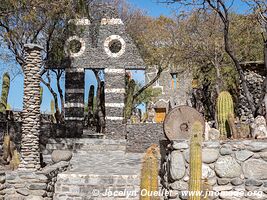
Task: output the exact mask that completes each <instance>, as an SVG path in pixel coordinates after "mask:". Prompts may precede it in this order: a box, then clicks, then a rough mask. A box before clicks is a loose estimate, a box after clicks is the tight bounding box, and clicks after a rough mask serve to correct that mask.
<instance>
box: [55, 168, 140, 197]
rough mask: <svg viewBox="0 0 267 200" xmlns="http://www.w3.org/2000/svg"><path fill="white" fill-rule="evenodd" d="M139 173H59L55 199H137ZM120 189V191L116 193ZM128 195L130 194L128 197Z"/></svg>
mask: <svg viewBox="0 0 267 200" xmlns="http://www.w3.org/2000/svg"><path fill="white" fill-rule="evenodd" d="M139 182H140V177H139V176H138V175H95V174H89V175H87V174H86V175H85V174H71V173H70V172H68V173H63V174H59V175H58V178H57V184H56V187H55V195H54V200H65V199H68V198H69V199H75V198H78V197H79V199H94V200H97V199H117V198H119V199H131V200H135V199H136V200H137V199H139V197H138V196H137V194H138V191H139ZM115 191H120V193H115ZM127 195H129V196H128V197H127Z"/></svg>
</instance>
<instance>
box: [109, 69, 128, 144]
mask: <svg viewBox="0 0 267 200" xmlns="http://www.w3.org/2000/svg"><path fill="white" fill-rule="evenodd" d="M124 98H125V69H108V68H107V69H105V107H106V127H105V132H106V133H105V135H106V136H107V138H112V139H125V125H124V124H123V123H122V121H123V109H124Z"/></svg>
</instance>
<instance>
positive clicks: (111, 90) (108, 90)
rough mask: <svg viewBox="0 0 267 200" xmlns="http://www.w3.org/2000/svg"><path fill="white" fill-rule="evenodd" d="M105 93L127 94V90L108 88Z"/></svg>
mask: <svg viewBox="0 0 267 200" xmlns="http://www.w3.org/2000/svg"><path fill="white" fill-rule="evenodd" d="M105 93H119V94H125V89H124V88H106V89H105Z"/></svg>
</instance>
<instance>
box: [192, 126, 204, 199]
mask: <svg viewBox="0 0 267 200" xmlns="http://www.w3.org/2000/svg"><path fill="white" fill-rule="evenodd" d="M203 129H204V127H203V125H202V124H201V122H199V121H196V122H194V124H193V125H192V130H191V131H192V133H191V138H190V163H189V164H190V179H189V191H194V192H200V191H201V190H202V179H201V178H202V133H203ZM200 199H201V196H200V195H197V193H196V195H192V196H190V197H189V200H200Z"/></svg>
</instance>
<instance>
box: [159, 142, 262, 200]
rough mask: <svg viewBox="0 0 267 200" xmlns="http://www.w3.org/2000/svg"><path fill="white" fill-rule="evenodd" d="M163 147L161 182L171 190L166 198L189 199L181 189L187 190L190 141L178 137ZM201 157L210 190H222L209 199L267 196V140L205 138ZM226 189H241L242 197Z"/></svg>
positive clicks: (243, 198)
mask: <svg viewBox="0 0 267 200" xmlns="http://www.w3.org/2000/svg"><path fill="white" fill-rule="evenodd" d="M163 149H164V150H166V153H165V154H164V155H165V157H164V155H163V160H162V169H161V176H162V180H161V182H162V185H163V188H164V189H165V190H167V191H168V192H170V193H171V195H170V197H169V198H166V199H171V198H172V199H186V198H185V197H184V196H182V193H181V191H186V190H188V180H189V145H188V142H187V141H176V142H173V143H172V144H169V145H167V146H165V147H163ZM202 157H203V158H202V159H203V164H202V178H203V179H207V180H208V185H209V187H210V190H211V191H214V192H217V194H218V193H219V192H220V193H221V194H220V196H219V197H218V196H217V197H216V195H214V196H213V197H210V199H229V200H230V199H231V200H233V199H242V200H246V199H262V200H263V199H267V195H266V194H267V173H266V169H267V141H256V140H244V141H220V142H211V141H210V142H204V143H203V151H202ZM224 191H232V192H234V191H235V192H236V194H237V192H239V193H238V194H239V195H240V196H241V197H234V195H233V193H232V194H231V196H227V195H226V193H223V192H224ZM249 192H250V193H251V194H253V195H252V196H250V197H249V196H248V194H249ZM256 195H259V196H258V197H259V198H257V197H256Z"/></svg>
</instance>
